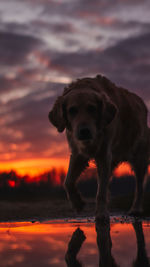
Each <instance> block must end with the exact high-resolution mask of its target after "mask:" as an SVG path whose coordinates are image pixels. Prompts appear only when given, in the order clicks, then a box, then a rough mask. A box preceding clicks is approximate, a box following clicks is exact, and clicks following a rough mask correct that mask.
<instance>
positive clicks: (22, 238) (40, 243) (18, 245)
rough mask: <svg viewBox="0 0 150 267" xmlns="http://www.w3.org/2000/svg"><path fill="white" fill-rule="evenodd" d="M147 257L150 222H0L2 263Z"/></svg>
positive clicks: (58, 265) (140, 261)
mask: <svg viewBox="0 0 150 267" xmlns="http://www.w3.org/2000/svg"><path fill="white" fill-rule="evenodd" d="M109 226H110V228H109ZM68 246H69V247H68ZM76 254H77V255H76ZM65 258H66V260H65ZM149 259H150V222H138V221H135V222H131V221H130V222H126V223H123V222H122V221H119V220H114V219H113V220H111V223H110V225H109V224H97V225H96V227H95V224H94V222H93V221H92V220H86V219H85V220H78V221H49V222H42V223H39V222H35V223H32V222H20V223H0V266H1V267H7V266H12V267H27V266H28V267H30V266H32V267H33V266H36V267H48V266H52V267H64V266H69V267H75V266H76V267H77V266H80V267H81V266H86V267H96V266H106V267H107V266H108V267H109V266H112V265H111V264H112V262H113V264H114V265H113V266H122V267H130V266H144V267H146V266H150V265H149V263H148V262H150V260H149Z"/></svg>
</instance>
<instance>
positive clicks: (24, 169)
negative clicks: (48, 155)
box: [0, 158, 68, 176]
mask: <svg viewBox="0 0 150 267" xmlns="http://www.w3.org/2000/svg"><path fill="white" fill-rule="evenodd" d="M52 168H56V169H60V168H63V169H64V170H65V171H67V168H68V160H67V159H63V158H62V159H55V158H54V159H52V160H51V159H29V160H20V161H13V162H8V163H7V162H6V163H5V162H0V172H3V171H10V170H15V171H16V172H17V173H18V174H20V175H31V176H34V175H38V174H41V173H43V172H45V171H48V170H50V169H52Z"/></svg>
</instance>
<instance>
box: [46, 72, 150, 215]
mask: <svg viewBox="0 0 150 267" xmlns="http://www.w3.org/2000/svg"><path fill="white" fill-rule="evenodd" d="M147 113H148V111H147V108H146V106H145V104H144V102H143V100H142V99H141V98H140V97H139V96H137V95H136V94H134V93H132V92H129V91H128V90H127V89H124V88H121V87H118V86H116V85H115V84H114V83H112V82H111V81H110V80H109V79H107V78H106V77H104V76H102V75H97V76H96V77H95V78H82V79H78V80H76V81H74V82H72V83H71V84H69V85H68V86H67V87H65V88H64V92H63V94H62V95H61V96H59V97H58V98H57V100H56V102H55V104H54V106H53V108H52V110H51V111H50V112H49V120H50V122H51V123H52V124H53V125H54V126H55V127H56V128H57V130H58V131H59V132H63V131H64V130H65V129H66V136H67V140H68V143H69V147H70V150H71V156H70V163H69V169H68V173H67V176H66V180H65V183H64V186H65V189H66V192H67V195H68V198H69V200H70V201H71V203H72V206H73V207H74V208H75V209H76V210H77V211H80V210H82V208H83V207H84V201H83V200H82V198H81V195H80V193H79V192H78V190H77V188H76V181H77V179H78V177H79V176H80V174H81V173H82V172H83V170H84V169H85V168H86V167H87V166H88V162H89V160H91V159H93V160H95V163H96V166H97V171H98V189H97V196H96V218H100V219H102V218H107V217H109V213H108V209H107V192H108V184H109V180H110V177H111V175H112V172H113V170H114V169H115V168H116V167H117V165H118V164H119V163H121V162H125V161H127V162H129V163H130V164H131V166H132V168H133V170H134V172H135V176H136V191H135V197H134V201H133V204H132V207H131V209H130V214H132V215H138V214H141V212H142V196H143V182H144V177H145V174H146V173H147V168H148V160H149V147H150V146H149V136H150V129H149V127H148V125H147Z"/></svg>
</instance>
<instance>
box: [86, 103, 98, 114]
mask: <svg viewBox="0 0 150 267" xmlns="http://www.w3.org/2000/svg"><path fill="white" fill-rule="evenodd" d="M87 110H88V112H89V113H91V114H93V113H96V106H94V105H88V106H87Z"/></svg>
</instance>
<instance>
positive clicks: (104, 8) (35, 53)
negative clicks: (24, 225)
mask: <svg viewBox="0 0 150 267" xmlns="http://www.w3.org/2000/svg"><path fill="white" fill-rule="evenodd" d="M137 14H138V15H137ZM0 15H1V19H0V22H1V23H0V40H1V41H0V66H1V68H0V92H1V98H0V104H1V109H0V116H1V119H0V127H1V132H0V140H1V144H2V145H1V146H0V147H1V154H0V157H1V159H2V158H3V156H4V152H5V160H10V159H12V160H16V159H23V158H33V157H35V158H36V157H39V156H40V158H41V157H57V156H61V157H65V154H66V151H68V148H67V145H66V142H65V137H64V134H62V135H61V134H57V131H56V130H55V128H54V127H53V126H52V125H51V124H50V123H49V121H48V112H49V110H50V108H51V107H52V104H53V103H54V101H55V99H56V97H57V95H60V94H61V92H62V91H63V87H64V86H65V84H66V83H69V82H71V80H72V79H76V78H79V77H85V76H95V75H96V74H98V73H101V74H104V75H106V76H107V77H108V78H110V79H111V80H112V81H113V82H115V83H116V84H117V85H121V86H123V87H126V88H129V89H130V90H131V91H133V92H135V93H137V94H139V95H140V96H141V97H142V98H143V99H144V100H145V102H146V103H147V105H148V107H149V108H150V94H149V90H150V88H149V84H150V77H149V69H150V50H149V43H150V31H149V26H150V16H149V1H147V0H143V1H142V2H141V1H140V0H131V1H129V0H117V1H115V2H114V1H105V0H102V1H98V0H94V1H91V0H83V1H79V0H76V1H75V0H73V1H71V2H69V1H68V0H63V1H57V0H53V1H50V0H36V1H34V0H27V1H18V0H12V1H11V3H10V1H7V0H5V1H4V0H2V1H1V2H0ZM19 147H20V150H19ZM56 147H58V148H57V149H56ZM2 150H5V151H4V152H3V153H2Z"/></svg>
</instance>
